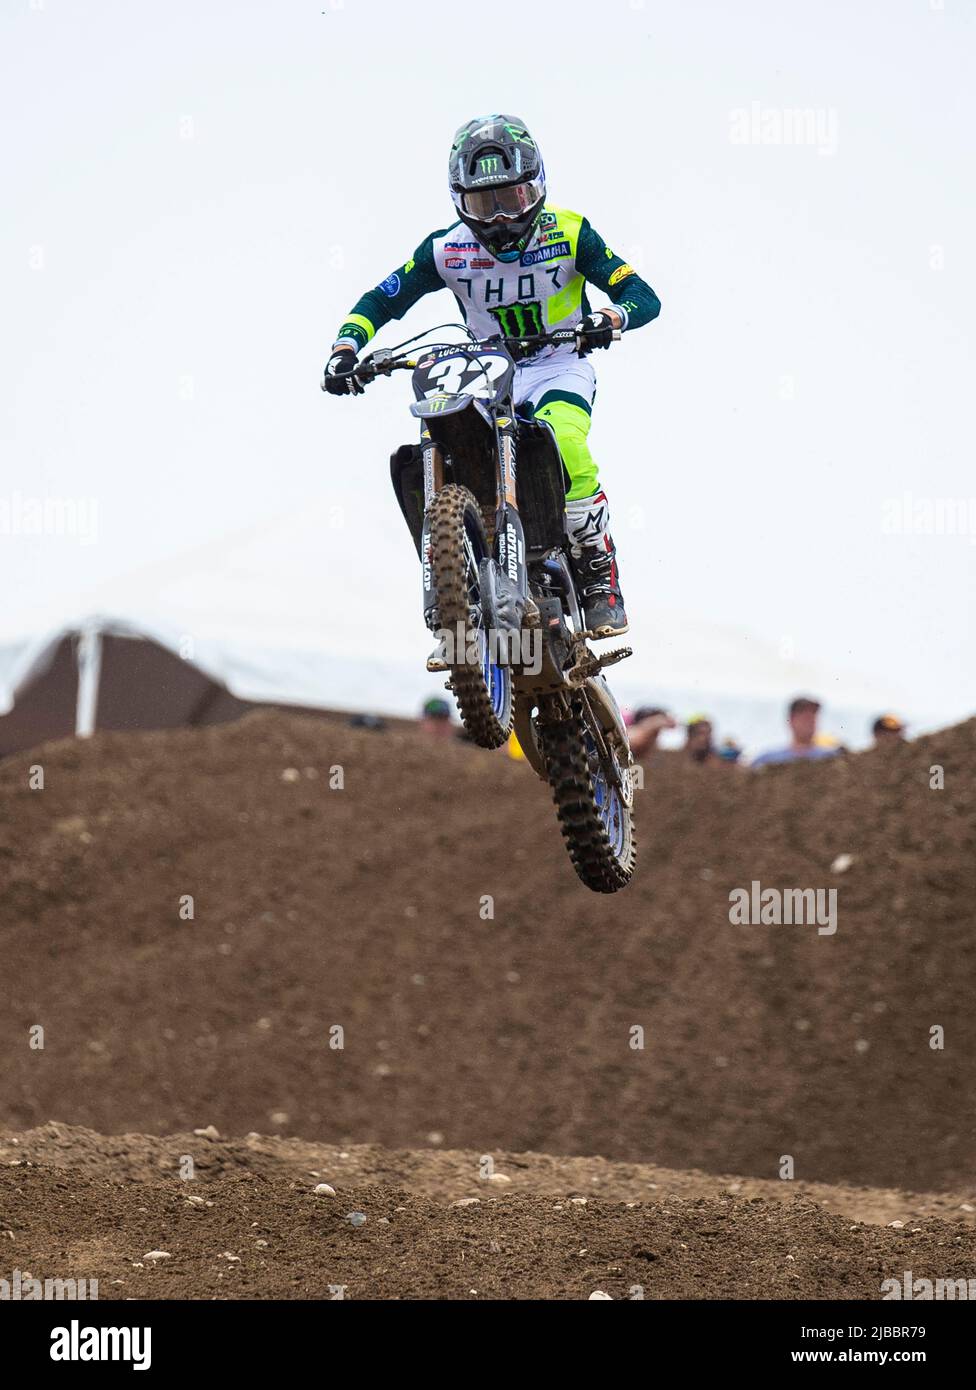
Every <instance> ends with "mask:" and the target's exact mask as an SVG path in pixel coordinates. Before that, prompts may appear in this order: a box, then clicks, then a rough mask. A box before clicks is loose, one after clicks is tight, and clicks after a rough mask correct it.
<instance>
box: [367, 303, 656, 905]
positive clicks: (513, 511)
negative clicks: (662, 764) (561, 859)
mask: <svg viewBox="0 0 976 1390" xmlns="http://www.w3.org/2000/svg"><path fill="white" fill-rule="evenodd" d="M441 327H442V328H446V327H451V328H456V329H459V330H460V331H461V332H462V333H465V334H466V335H467V338H468V341H466V342H460V343H432V344H431V343H428V344H426V345H423V346H421V347H417V348H414V349H413V351H412V352H411V353H409V354H405V353H403V352H402V349H403V348H405V347H407V346H409V344H410V343H416V341H417V339H408V340H407V343H401V344H399V345H398V347H396V348H390V349H387V350H379V351H376V352H373V353H371V354H369V355H368V356H366V357H364V358H363V359H362V360H361V361H360V362H359V363H358V364H357V366H356V368H355V374H356V377H357V379H358V381H359V383H360V384H361V385H363V386H365V385H366V384H367V383H369V382H371V381H374V380H375V379H376V378H377V377H379V376H388V375H390V374H391V373H392V372H395V371H401V370H410V371H412V372H413V390H414V395H415V397H416V400H415V402H414V404H412V405H411V407H410V411H411V414H412V415H414V416H416V417H417V418H418V419H419V421H420V425H421V435H420V444H419V445H403V446H401V448H399V449H398V450H397V451H396V453H395V454H394V455H393V457H392V459H391V475H392V479H393V485H394V490H395V491H396V495H397V499H398V501H399V503H400V508H401V510H402V512H403V515H404V519H405V520H406V522H407V525H408V526H409V528H410V531H411V534H412V536H413V539H414V543H415V545H416V547H417V553H418V556H419V557H420V561H421V565H422V570H423V601H424V617H425V620H426V622H427V625H428V627H429V628H430V629H431V631H432V632H433V633H435V635H437V636H438V638H439V647H438V649H437V652H436V653H435V656H434V657H432V658H431V659H430V660H429V661H428V669H429V670H433V671H443V672H447V673H449V679H448V682H447V688H448V689H449V690H451V691H452V692H453V695H454V698H455V700H456V702H457V707H458V710H459V712H460V715H461V719H462V721H463V723H464V726H465V728H466V730H467V732H468V735H469V737H470V738H471V739H472V740H473V741H474V742H475V743H476V744H479V745H480V746H481V747H482V748H499V747H501V746H502V745H503V744H505V743H506V742H507V741H508V739H509V737H510V736H511V734H512V733H513V731H514V733H515V736H516V737H517V739H518V742H519V744H520V746H521V748H522V750H523V752H524V753H525V756H526V758H527V759H528V761H529V763H530V764H531V766H532V767H533V768H534V769H535V771H536V772H537V773H538V774H539V776H540V777H541V778H542V779H543V780H545V781H547V782H548V783H549V785H550V787H551V788H552V793H553V798H554V800H555V803H556V809H557V813H558V816H559V821H560V824H561V827H562V833H563V836H564V838H565V841H566V845H567V848H568V850H569V854H570V858H571V859H572V861H573V865H574V866H575V869H576V872H577V874H578V875H579V876H580V878H581V879H582V880H583V882H584V883H585V884H586V886H587V887H588V888H591V889H593V891H594V892H598V893H615V892H616V891H617V890H618V889H620V888H623V887H625V886H626V885H627V884H628V883H629V881H630V879H631V877H632V875H633V872H634V866H635V862H636V842H635V838H634V828H633V818H632V811H633V782H632V775H631V769H632V758H631V752H630V745H629V743H628V739H627V731H626V728H625V725H624V721H623V718H622V716H621V713H620V710H619V708H618V706H617V702H616V700H615V699H614V697H613V695H612V694H611V692H610V688H609V686H608V685H607V683H606V680H605V679H604V677H603V675H602V674H601V670H602V668H603V667H604V666H610V665H612V664H613V663H614V662H617V661H620V660H622V659H623V658H624V657H627V656H630V655H631V648H629V647H622V648H618V649H617V650H614V651H610V652H607V653H605V654H603V655H600V656H597V655H596V654H595V653H594V652H593V651H592V650H591V649H590V648H589V647H588V646H587V636H588V634H587V632H586V630H585V627H584V622H583V619H582V617H581V611H580V607H579V603H578V600H577V595H576V586H575V584H574V581H573V573H572V569H571V566H570V557H569V545H568V541H567V539H566V530H565V515H564V513H565V497H566V487H567V483H568V480H567V476H566V473H565V470H564V468H563V464H562V459H561V458H560V455H559V450H558V448H557V445H556V441H555V437H554V435H553V433H552V430H551V428H550V427H549V426H548V425H547V424H545V423H544V422H542V421H536V420H531V419H525V418H521V417H520V416H519V415H518V414H517V413H516V411H515V408H514V406H513V402H512V388H513V382H514V377H515V356H514V355H513V353H514V354H515V355H519V356H521V355H524V354H525V353H527V352H533V351H536V350H538V349H539V348H541V347H544V346H559V345H563V344H567V345H572V346H574V347H576V348H577V349H578V348H579V347H580V342H579V339H578V336H577V333H576V331H575V330H573V329H566V330H561V331H558V332H554V333H547V334H536V335H532V336H529V337H526V338H517V339H514V338H503V337H496V338H490V339H487V340H481V341H479V340H477V339H475V338H474V337H473V335H472V334H471V333H470V330H468V329H467V328H466V327H465V326H464V325H462V324H451V325H446V324H444V325H441ZM430 331H431V332H435V331H438V330H430ZM420 336H423V335H420ZM510 349H511V350H512V351H510Z"/></svg>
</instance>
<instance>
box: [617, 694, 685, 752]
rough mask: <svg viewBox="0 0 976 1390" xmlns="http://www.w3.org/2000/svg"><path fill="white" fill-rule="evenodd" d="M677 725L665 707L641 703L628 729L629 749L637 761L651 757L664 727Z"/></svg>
mask: <svg viewBox="0 0 976 1390" xmlns="http://www.w3.org/2000/svg"><path fill="white" fill-rule="evenodd" d="M677 727H678V721H677V720H676V719H675V718H674V717H673V716H672V715H670V714H669V713H668V711H667V710H666V709H658V708H657V707H656V706H649V705H642V706H641V708H640V709H638V710H635V711H634V718H633V720H632V721H631V725H630V729H629V731H628V736H629V738H630V751H631V752H632V753H633V755H634V757H635V758H636V759H637V761H638V762H643V761H644V760H645V759H648V758H650V757H652V756H653V754H654V753H655V751H656V750H657V741H658V738H659V736H660V735H661V733H662V732H663V731H664V730H665V729H676V728H677Z"/></svg>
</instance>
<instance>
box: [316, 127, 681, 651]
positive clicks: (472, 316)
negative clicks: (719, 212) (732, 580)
mask: <svg viewBox="0 0 976 1390" xmlns="http://www.w3.org/2000/svg"><path fill="white" fill-rule="evenodd" d="M448 178H449V182H450V189H451V197H452V198H453V200H454V204H455V206H456V208H457V211H458V214H459V217H460V221H457V222H454V223H452V225H451V226H450V227H448V228H446V229H445V230H443V231H439V232H432V233H431V235H430V236H428V237H426V238H425V239H424V240H423V241H422V242H421V243H420V245H419V246H418V247H417V249H416V251H415V252H414V253H413V255H412V256H411V257H410V259H409V260H408V261H406V262H405V263H404V264H403V265H401V266H399V267H398V269H396V270H395V271H393V272H392V274H390V275H388V276H387V277H386V279H385V280H383V281H382V282H381V284H379V285H378V286H377V287H376V288H375V289H372V290H367V292H366V293H365V294H364V295H363V296H362V298H361V299H359V300H358V302H357V303H356V304H355V305H354V307H353V308H352V310H351V311H350V312H349V313H348V314H347V315H346V318H345V321H344V322H343V324H342V325H341V327H340V329H339V332H338V334H337V335H336V340H335V342H334V344H333V346H332V356H331V357H330V358H329V362H328V365H327V367H326V369H325V378H324V381H323V383H322V384H323V389H324V390H326V391H329V392H331V393H333V394H335V395H342V394H345V393H350V394H358V393H359V392H360V391H361V390H362V389H363V388H362V386H361V385H360V383H359V382H358V381H357V380H356V378H355V377H354V376H353V375H352V372H353V369H354V368H355V366H356V360H357V357H356V355H357V353H358V352H360V351H361V350H362V348H363V347H364V346H365V345H366V343H368V342H369V340H370V339H371V338H372V337H373V335H374V333H375V332H376V331H377V329H379V328H381V327H382V325H383V324H385V323H388V322H389V321H390V320H391V319H399V318H402V317H403V315H404V314H405V313H406V312H407V310H408V309H410V308H412V307H413V305H414V304H416V303H417V301H418V300H419V299H421V298H422V297H423V296H424V295H425V294H430V293H432V292H433V291H434V290H439V289H443V288H444V287H445V286H446V287H447V288H448V289H450V290H451V291H452V293H453V294H454V296H455V298H456V299H457V301H458V304H459V305H460V306H461V312H462V314H463V315H464V319H465V322H466V323H467V324H468V325H469V326H470V328H471V329H472V330H473V331H474V333H475V334H476V335H477V337H478V338H490V337H492V336H494V335H501V336H504V337H523V336H529V335H532V334H541V333H549V332H553V331H555V330H556V329H565V328H576V329H577V331H578V336H577V343H578V350H577V349H576V348H574V347H572V346H571V345H568V344H567V345H559V346H556V347H552V346H547V347H543V348H542V349H541V350H535V351H530V352H529V353H528V354H527V355H525V356H523V357H521V358H520V359H519V360H518V361H517V363H516V373H515V385H514V401H515V405H516V407H518V408H519V413H520V414H522V415H531V416H534V418H535V419H537V420H545V421H546V422H547V423H548V424H549V426H550V427H551V428H552V430H553V433H554V435H555V438H556V442H557V444H558V446H559V451H560V454H561V455H562V460H563V463H564V465H565V468H566V472H567V474H568V475H569V479H570V486H569V489H568V491H567V494H566V527H567V532H568V537H569V542H570V551H571V560H572V565H573V570H574V574H575V579H576V586H577V592H578V595H579V599H580V603H581V606H582V608H583V613H584V617H585V621H586V626H587V629H588V630H589V633H590V634H591V635H592V636H594V637H612V636H616V635H618V634H620V633H623V632H626V631H627V626H628V625H627V615H626V613H625V611H624V604H623V596H622V594H621V591H620V581H619V577H618V574H617V563H616V550H615V547H614V544H613V540H612V539H611V536H610V532H609V529H608V525H609V509H608V505H607V498H606V494H605V493H604V491H603V489H602V488H601V486H600V483H599V481H598V477H597V465H596V462H595V460H594V458H593V455H592V454H591V453H590V449H589V445H588V444H587V435H588V434H589V429H590V417H591V412H592V408H593V399H594V396H595V394H596V373H595V372H594V370H593V367H592V365H591V363H590V362H589V361H588V360H586V357H585V354H587V353H589V352H591V351H592V350H593V349H594V348H608V347H609V346H610V344H611V342H612V341H613V333H614V330H615V329H619V330H621V331H626V330H628V329H632V328H640V327H642V326H643V325H644V324H645V323H649V322H650V321H651V319H653V318H656V317H657V315H658V314H659V313H660V309H661V301H660V300H659V299H658V297H657V295H656V294H655V293H654V291H653V290H652V289H651V287H650V285H648V284H646V283H645V281H644V280H642V279H641V278H640V276H639V275H638V274H637V272H636V271H635V270H634V268H633V266H631V265H628V264H627V263H626V262H625V261H624V260H623V259H622V258H621V257H620V256H617V255H615V254H614V253H613V251H611V250H610V248H609V247H608V246H607V244H606V243H605V242H604V240H603V238H602V237H601V236H600V235H599V234H598V233H597V232H595V231H594V230H593V228H592V227H591V226H590V224H589V222H588V221H587V219H586V218H585V217H582V216H581V215H580V214H579V213H577V212H570V211H568V210H567V209H566V208H562V207H557V206H555V205H554V204H552V203H549V202H547V201H546V175H545V169H544V167H543V163H542V156H541V155H540V153H539V149H538V146H537V145H536V143H535V140H534V139H533V138H532V136H531V135H530V134H529V132H528V130H527V129H526V127H525V124H524V122H522V121H521V120H519V119H518V118H517V117H515V116H504V115H492V116H483V117H480V118H478V119H476V120H473V121H469V122H468V123H467V125H463V126H462V127H461V128H460V130H459V131H458V132H457V134H456V135H455V137H454V143H453V145H452V146H451V154H450V162H449V170H448ZM587 281H589V282H590V283H591V284H593V285H596V286H597V288H598V289H600V290H603V291H604V292H605V293H606V294H607V295H608V296H609V298H610V299H611V301H612V305H613V307H612V308H608V309H604V310H598V311H597V312H592V311H591V309H590V305H589V303H588V301H587V297H586V288H585V285H586V282H587Z"/></svg>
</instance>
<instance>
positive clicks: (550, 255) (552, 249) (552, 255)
mask: <svg viewBox="0 0 976 1390" xmlns="http://www.w3.org/2000/svg"><path fill="white" fill-rule="evenodd" d="M569 254H570V246H569V242H568V241H554V242H551V243H550V244H549V245H547V246H540V247H538V249H537V250H535V251H526V253H525V254H524V256H519V265H538V264H539V263H540V262H541V261H555V260H557V259H558V258H559V257H560V256H568V255H569Z"/></svg>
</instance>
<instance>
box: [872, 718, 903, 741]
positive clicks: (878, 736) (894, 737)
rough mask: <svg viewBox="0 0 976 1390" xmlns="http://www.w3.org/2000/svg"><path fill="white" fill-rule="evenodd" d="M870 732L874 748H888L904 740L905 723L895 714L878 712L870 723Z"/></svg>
mask: <svg viewBox="0 0 976 1390" xmlns="http://www.w3.org/2000/svg"><path fill="white" fill-rule="evenodd" d="M871 732H872V734H874V746H875V748H890V747H891V746H892V744H895V743H904V741H905V725H904V724H903V723H902V722H901V720H900V719H899V718H898V716H897V714H880V715H879V716H878V718H877V719H876V720H875V721H874V723H873V724H872V725H871Z"/></svg>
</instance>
